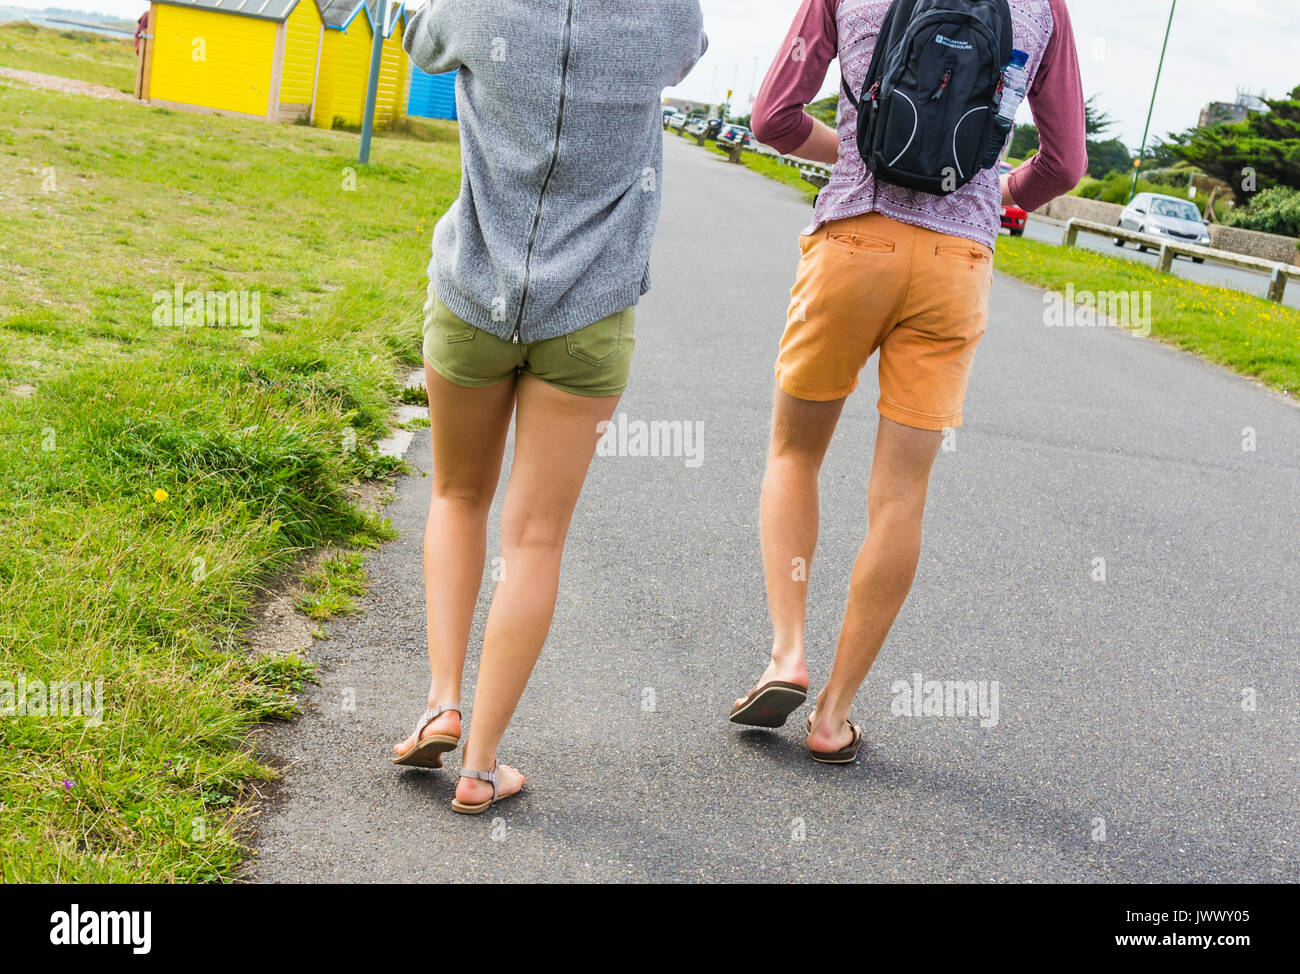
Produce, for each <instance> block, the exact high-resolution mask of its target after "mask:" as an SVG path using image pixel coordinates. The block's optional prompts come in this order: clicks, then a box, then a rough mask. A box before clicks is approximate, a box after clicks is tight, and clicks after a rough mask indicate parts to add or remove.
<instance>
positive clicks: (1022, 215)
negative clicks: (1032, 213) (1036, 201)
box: [998, 162, 1029, 237]
mask: <svg viewBox="0 0 1300 974" xmlns="http://www.w3.org/2000/svg"><path fill="white" fill-rule="evenodd" d="M1009 172H1011V167H1010V166H1008V165H1007V164H1006V163H1005V162H1000V163H998V175H1000V176H1005V175H1006V174H1007V173H1009ZM1028 222H1029V214H1028V213H1027V212H1025V211H1024V210H1022V209H1021V208H1020V207H1018V206H1004V207H1002V229H1003V230H1010V231H1011V236H1013V237H1023V236H1024V235H1025V224H1027V223H1028Z"/></svg>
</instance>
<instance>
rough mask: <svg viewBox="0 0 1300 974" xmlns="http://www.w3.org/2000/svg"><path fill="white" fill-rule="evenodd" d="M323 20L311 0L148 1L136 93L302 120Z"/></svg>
mask: <svg viewBox="0 0 1300 974" xmlns="http://www.w3.org/2000/svg"><path fill="white" fill-rule="evenodd" d="M323 26H324V22H323V20H322V19H321V14H320V11H319V10H318V9H317V5H316V3H315V0H154V2H153V3H152V4H151V6H150V8H149V24H148V27H147V29H146V31H145V34H144V39H145V43H144V45H142V47H141V50H140V59H139V66H138V70H137V80H136V95H137V97H139V98H142V99H144V100H146V101H148V102H149V103H150V104H152V105H161V106H163V107H166V108H183V109H189V110H196V111H207V112H215V113H218V114H222V115H235V116H239V117H241V118H257V119H266V120H268V121H272V122H292V121H297V120H298V119H301V118H306V117H308V116H309V115H310V114H311V107H312V102H313V95H314V91H315V85H316V81H317V64H318V61H319V57H318V55H319V51H320V46H321V38H322V34H323V33H324V31H323Z"/></svg>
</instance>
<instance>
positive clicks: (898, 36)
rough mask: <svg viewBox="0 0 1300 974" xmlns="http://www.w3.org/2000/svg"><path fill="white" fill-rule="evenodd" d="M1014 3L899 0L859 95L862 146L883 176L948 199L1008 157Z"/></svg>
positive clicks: (1003, 0) (869, 162) (872, 168)
mask: <svg viewBox="0 0 1300 974" xmlns="http://www.w3.org/2000/svg"><path fill="white" fill-rule="evenodd" d="M1012 49H1013V40H1012V36H1011V8H1010V6H1009V5H1008V3H1007V0H894V5H893V6H892V7H891V8H890V9H889V13H888V14H887V15H886V17H885V22H884V24H883V25H882V26H881V28H880V37H879V38H878V39H877V41H876V50H875V54H873V55H872V58H871V67H870V68H869V69H868V70H867V78H866V81H865V82H864V83H863V86H862V95H861V97H860V98H855V97H854V96H853V92H852V91H851V90H850V89H849V83H848V81H847V80H846V81H844V92H845V94H847V95H848V97H849V101H851V102H852V103H853V105H854V106H855V107H856V108H857V109H858V150H859V151H860V152H861V153H862V161H863V162H864V163H865V164H866V166H867V169H868V170H870V171H871V172H872V173H873V174H874V175H875V176H876V178H877V179H879V180H883V181H884V182H888V183H894V184H896V185H899V186H906V187H907V188H909V189H917V190H921V191H922V192H925V193H933V194H935V195H937V196H948V195H950V194H952V193H954V192H956V191H957V190H958V189H960V188H961V187H962V186H965V185H966V184H967V183H969V182H970V181H971V180H972V179H974V178H975V175H976V173H978V172H980V171H982V170H984V169H988V168H990V167H991V166H993V165H994V164H996V163H997V161H998V156H999V155H1000V154H1001V152H1002V146H1003V145H1004V144H1005V143H1006V138H1007V135H1008V134H1009V133H1010V128H1011V127H1010V125H1009V124H1008V123H1006V122H1003V121H1001V120H999V119H998V118H997V113H998V105H999V102H1000V100H1001V96H1002V70H1003V68H1004V67H1006V65H1007V64H1008V63H1009V62H1010V61H1011V52H1012Z"/></svg>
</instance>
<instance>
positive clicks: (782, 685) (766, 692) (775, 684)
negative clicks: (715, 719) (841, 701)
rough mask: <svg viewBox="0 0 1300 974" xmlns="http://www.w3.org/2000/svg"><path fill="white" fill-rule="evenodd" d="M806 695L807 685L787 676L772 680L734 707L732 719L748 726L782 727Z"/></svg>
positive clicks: (757, 688) (755, 689)
mask: <svg viewBox="0 0 1300 974" xmlns="http://www.w3.org/2000/svg"><path fill="white" fill-rule="evenodd" d="M807 699H808V688H807V687H801V686H799V684H797V683H787V682H786V681H785V680H769V681H768V682H767V683H764V684H763V685H762V686H761V687H755V688H754V689H753V690H751V691H750V692H749V696H747V697H746V698H745V699H744V700H742V701H741V702H740V703H739V704H737V705H736V706H734V707H732V708H731V717H730V718H729V720H730V721H731V722H732V723H733V724H743V725H745V726H746V727H782V726H784V725H785V722H786V721H787V720H788V719H789V717H790V715H791V714H792V713H794V712H795V711H796V710H798V709H799V708H800V707H802V706H803V704H804V701H805V700H807Z"/></svg>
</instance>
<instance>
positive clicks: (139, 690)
mask: <svg viewBox="0 0 1300 974" xmlns="http://www.w3.org/2000/svg"><path fill="white" fill-rule="evenodd" d="M97 80H98V79H97ZM0 115H3V117H4V118H5V119H6V120H7V122H6V125H5V126H4V127H3V128H0V198H3V200H4V206H5V233H4V234H3V236H0V265H3V267H4V268H5V273H4V274H3V275H0V707H3V706H5V705H6V704H14V703H16V684H17V683H18V682H19V681H20V680H26V681H27V682H28V683H29V684H30V683H32V682H33V681H38V680H39V681H63V682H76V683H78V684H85V685H86V686H88V687H91V688H93V687H96V686H102V704H103V720H102V723H100V722H98V721H96V720H93V719H91V720H88V719H87V718H86V717H85V715H84V713H83V714H82V715H80V716H78V715H76V714H75V713H70V714H68V713H65V714H64V715H41V714H40V712H39V711H40V707H39V706H38V705H37V703H36V702H35V701H34V700H33V699H29V700H28V713H27V714H26V715H12V716H6V717H0V881H5V882H19V881H50V880H58V881H63V882H72V881H77V882H87V881H93V882H116V881H148V882H174V881H205V880H208V881H210V880H222V879H224V878H227V877H229V876H230V875H231V874H232V871H233V869H234V868H235V866H236V865H237V863H238V862H239V860H240V857H241V854H242V849H241V843H240V837H241V835H242V834H243V833H242V824H241V823H242V821H243V816H244V813H245V812H246V807H245V805H244V795H245V794H246V792H245V786H246V784H247V783H248V782H249V781H250V779H258V778H264V777H267V776H268V775H269V774H270V773H271V772H270V770H269V769H268V768H266V767H265V766H263V764H262V763H261V762H259V761H258V759H257V757H256V755H255V754H254V753H253V752H252V750H251V749H250V747H249V746H248V743H247V741H248V732H249V731H250V729H251V728H252V727H253V725H254V724H255V723H256V722H258V721H263V720H268V719H279V718H283V717H286V716H288V715H289V714H291V713H292V712H293V706H294V704H293V692H294V691H295V689H296V688H298V687H300V686H301V684H302V681H303V680H305V679H309V678H310V667H309V666H308V665H307V664H306V663H304V661H302V660H301V659H298V658H297V657H295V656H276V657H264V658H257V657H254V656H253V655H251V654H249V653H247V652H246V651H245V650H244V649H243V644H242V642H241V628H242V627H244V626H246V625H247V622H246V620H247V619H248V610H249V609H250V607H251V606H252V605H254V604H255V602H256V600H257V598H258V596H259V591H260V588H259V587H260V586H263V585H265V584H266V583H267V582H268V581H269V580H270V579H271V578H272V577H274V576H275V575H276V574H277V573H281V572H284V571H285V570H287V569H288V568H290V567H291V566H292V565H293V564H294V563H295V562H296V561H297V560H298V559H300V558H301V557H302V556H303V555H304V553H306V552H308V551H310V550H313V549H317V548H320V547H325V546H330V547H334V548H340V549H355V548H358V547H362V546H365V545H372V544H375V543H377V542H378V541H379V540H381V539H382V538H384V537H386V536H388V534H389V533H390V532H391V529H390V528H389V527H388V526H387V525H386V523H384V522H380V521H378V520H377V519H376V518H375V517H374V516H372V515H368V514H366V513H363V512H362V511H360V510H358V509H357V508H356V507H355V506H354V505H353V503H352V502H351V500H350V497H349V495H348V493H347V490H346V487H347V486H348V485H350V484H352V483H353V482H354V481H355V480H356V479H358V478H361V477H365V476H369V475H373V474H384V473H386V472H390V471H391V470H392V469H393V467H394V464H393V462H392V461H391V460H388V459H386V458H382V457H379V456H377V455H376V454H375V453H374V451H373V444H374V442H375V441H376V440H377V438H379V437H380V436H382V435H383V434H385V433H386V432H387V430H388V425H389V422H388V420H389V415H390V411H391V407H392V404H393V402H394V401H395V400H396V399H397V398H398V397H399V395H401V387H402V382H401V380H402V379H403V378H404V376H405V374H406V373H407V372H408V371H409V369H410V367H411V366H414V365H417V364H418V363H419V361H420V351H419V333H420V324H419V316H420V308H421V305H422V303H423V297H424V294H423V292H424V284H423V269H424V266H425V264H426V263H427V260H428V246H429V237H430V233H431V230H432V225H433V221H434V220H435V219H436V218H437V216H438V215H439V214H440V213H442V212H443V210H444V209H445V208H446V207H447V206H448V205H449V204H450V203H451V201H452V200H453V199H454V198H455V195H456V193H457V191H458V188H459V151H458V148H459V147H458V143H457V141H456V139H457V134H456V132H457V130H456V127H455V126H454V125H452V124H438V125H434V126H431V127H429V128H427V129H425V130H422V131H423V132H424V135H425V137H426V138H431V139H432V141H421V140H420V139H419V138H413V137H410V133H407V135H406V136H404V137H402V138H393V139H388V138H385V139H381V140H378V141H377V142H376V145H375V148H374V155H373V159H374V160H375V163H374V164H372V165H370V166H366V167H358V166H357V165H356V162H355V158H356V157H355V153H356V148H357V140H356V138H355V137H353V136H350V135H345V134H341V133H334V132H322V131H318V130H315V129H311V128H304V127H298V126H276V125H267V124H264V123H258V122H247V121H241V120H234V119H225V118H217V117H209V116H202V115H195V114H189V113H180V112H166V111H162V110H156V109H150V108H147V107H144V106H140V105H136V104H133V103H130V102H109V101H102V100H97V99H90V98H73V97H68V96H65V95H56V94H51V93H43V92H34V91H31V90H28V89H25V88H20V87H16V86H9V85H6V84H4V83H3V82H0ZM352 186H355V188H354V189H353V188H350V187H352ZM178 285H180V286H182V287H183V288H184V289H185V291H186V292H189V293H192V292H196V291H197V292H200V293H202V292H208V291H213V292H226V291H244V292H247V293H249V294H250V295H251V294H255V295H257V297H258V298H259V300H260V324H259V327H258V328H257V329H256V334H252V332H253V331H254V329H245V331H247V332H248V333H249V334H241V331H240V330H239V329H236V328H233V327H229V326H226V327H210V326H207V325H205V326H203V327H182V326H181V324H182V322H181V321H180V320H179V319H178V320H177V321H176V322H174V326H173V327H163V326H162V324H163V323H162V322H161V321H160V320H158V319H156V318H155V315H156V312H157V308H158V307H160V305H159V304H158V303H157V302H156V301H155V296H158V295H166V294H169V293H173V292H174V289H175V288H176V287H177V286H178ZM358 566H359V557H358V556H356V555H352V554H349V555H345V556H342V561H341V563H340V564H339V565H336V566H333V567H331V568H330V569H329V570H328V571H327V575H328V577H325V576H322V578H321V579H320V580H319V587H318V588H314V589H312V590H313V591H316V592H318V593H319V594H320V596H321V606H322V611H324V610H325V609H328V608H330V607H333V608H345V607H346V606H345V604H344V600H345V599H348V598H351V597H353V596H354V595H355V592H356V591H357V587H356V586H357V583H358V581H359V575H358V571H359V569H358ZM101 681H102V682H101ZM6 686H8V687H9V688H10V689H9V693H10V699H6V697H5V689H6Z"/></svg>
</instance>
